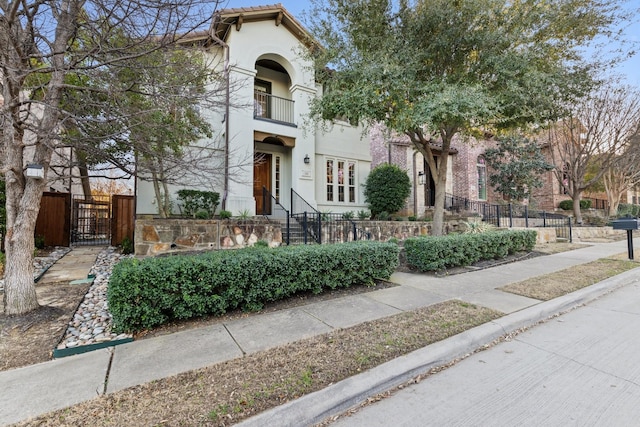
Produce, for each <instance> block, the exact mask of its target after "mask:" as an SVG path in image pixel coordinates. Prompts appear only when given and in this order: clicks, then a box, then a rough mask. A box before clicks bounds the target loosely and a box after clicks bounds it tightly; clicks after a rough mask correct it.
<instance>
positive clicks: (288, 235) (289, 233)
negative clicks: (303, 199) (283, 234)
mask: <svg viewBox="0 0 640 427" xmlns="http://www.w3.org/2000/svg"><path fill="white" fill-rule="evenodd" d="M290 244H291V224H290V223H289V212H287V246H289V245H290Z"/></svg>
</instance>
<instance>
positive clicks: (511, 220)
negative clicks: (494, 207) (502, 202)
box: [509, 203, 513, 228]
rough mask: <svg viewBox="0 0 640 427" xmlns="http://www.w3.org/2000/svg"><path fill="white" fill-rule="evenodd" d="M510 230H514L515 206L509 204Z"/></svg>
mask: <svg viewBox="0 0 640 427" xmlns="http://www.w3.org/2000/svg"><path fill="white" fill-rule="evenodd" d="M509 228H513V206H512V205H511V203H509Z"/></svg>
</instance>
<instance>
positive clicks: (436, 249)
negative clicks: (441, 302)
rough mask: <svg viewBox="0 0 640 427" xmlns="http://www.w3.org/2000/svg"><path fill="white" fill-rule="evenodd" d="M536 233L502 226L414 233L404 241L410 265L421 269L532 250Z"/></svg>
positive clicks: (442, 266) (440, 267)
mask: <svg viewBox="0 0 640 427" xmlns="http://www.w3.org/2000/svg"><path fill="white" fill-rule="evenodd" d="M536 235H537V233H536V231H535V230H503V231H490V232H486V233H480V234H449V235H446V236H433V237H413V238H409V239H406V240H405V241H404V248H405V251H406V258H407V263H408V264H409V265H410V266H412V267H415V268H417V269H418V270H420V271H434V270H442V269H445V268H448V267H459V266H464V265H470V264H473V263H474V262H478V261H480V260H487V259H499V258H504V257H505V256H507V255H508V254H511V253H514V252H519V251H530V250H531V249H533V247H534V246H535V244H536Z"/></svg>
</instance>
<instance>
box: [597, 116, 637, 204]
mask: <svg viewBox="0 0 640 427" xmlns="http://www.w3.org/2000/svg"><path fill="white" fill-rule="evenodd" d="M638 125H639V126H640V123H639V124H638ZM636 132H637V133H636V136H635V137H634V138H632V140H631V141H632V142H631V144H630V145H629V147H628V148H627V149H626V150H625V152H624V153H622V154H621V155H620V156H617V158H616V159H615V160H614V161H613V162H612V165H611V167H609V168H608V169H607V170H606V172H605V173H604V174H603V175H602V183H603V185H604V189H605V191H606V193H607V201H608V202H609V216H615V215H617V214H618V206H619V205H620V200H621V199H622V195H623V194H624V193H625V192H626V191H628V190H630V189H632V188H633V187H635V186H637V185H638V184H640V133H638V132H640V128H639V129H638V130H637V131H636Z"/></svg>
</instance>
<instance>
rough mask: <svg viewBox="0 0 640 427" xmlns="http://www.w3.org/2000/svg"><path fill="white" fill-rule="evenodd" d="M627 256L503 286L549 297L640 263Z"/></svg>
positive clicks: (519, 291)
mask: <svg viewBox="0 0 640 427" xmlns="http://www.w3.org/2000/svg"><path fill="white" fill-rule="evenodd" d="M625 257H627V255H626V254H619V255H616V256H614V257H609V258H603V259H599V260H596V261H592V262H589V263H586V264H581V265H578V266H574V267H570V268H567V269H565V270H561V271H558V272H556V273H551V274H545V275H544V276H538V277H533V278H531V279H527V280H524V281H522V282H518V283H513V284H510V285H507V286H504V287H502V288H499V289H500V290H502V291H506V292H510V293H513V294H517V295H522V296H525V297H528V298H535V299H539V300H542V301H549V300H551V299H554V298H557V297H560V296H562V295H566V294H568V293H570V292H573V291H577V290H578V289H582V288H584V287H587V286H591V285H593V284H595V283H598V282H600V281H602V280H604V279H606V278H608V277H612V276H615V275H618V274H620V273H624V272H625V271H628V270H631V269H633V268H636V267H638V266H640V261H637V260H636V261H630V260H628V259H625Z"/></svg>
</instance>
